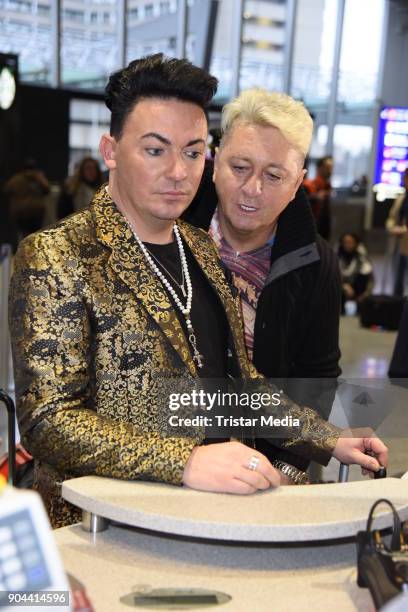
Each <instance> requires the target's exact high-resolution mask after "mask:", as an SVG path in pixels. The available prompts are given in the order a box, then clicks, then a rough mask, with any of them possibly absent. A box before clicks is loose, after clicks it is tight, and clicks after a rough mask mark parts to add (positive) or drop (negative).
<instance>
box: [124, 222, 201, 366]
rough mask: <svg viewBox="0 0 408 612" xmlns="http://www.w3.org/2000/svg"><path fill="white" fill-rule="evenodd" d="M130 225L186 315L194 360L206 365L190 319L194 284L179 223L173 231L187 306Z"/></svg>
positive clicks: (153, 267)
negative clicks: (183, 279) (183, 278)
mask: <svg viewBox="0 0 408 612" xmlns="http://www.w3.org/2000/svg"><path fill="white" fill-rule="evenodd" d="M129 225H130V224H129ZM130 227H131V229H132V232H133V235H134V237H135V238H136V241H137V243H138V245H139V246H140V248H141V250H142V252H143V255H144V256H145V257H146V259H147V262H148V264H149V265H150V267H151V269H152V270H153V272H154V273H155V274H156V276H157V277H158V278H159V279H160V281H161V282H162V284H163V285H164V286H165V288H166V289H167V291H168V292H169V293H170V295H171V296H172V298H173V300H174V301H175V303H176V305H177V306H178V308H179V309H180V310H181V312H182V313H183V315H184V317H185V319H186V325H187V330H188V340H189V342H190V344H191V348H192V349H193V361H194V362H195V363H196V364H197V367H198V368H202V367H203V365H204V364H203V361H202V360H203V356H202V355H201V354H200V353H199V351H198V349H197V338H196V336H195V333H194V328H193V324H192V323H191V319H190V312H191V303H192V300H193V286H192V284H191V279H190V273H189V271H188V265H187V259H186V255H185V253H184V246H183V242H182V240H181V236H180V232H179V228H178V227H177V224H176V223H175V224H174V225H173V231H174V235H175V237H176V242H177V246H178V250H179V254H180V260H181V270H182V273H183V276H184V277H185V279H186V286H187V301H186V305H185V306H183V304H182V302H181V300H180V298H179V296H178V295H177V293H176V292H175V290H174V288H173V287H172V286H171V283H170V282H169V281H168V279H167V278H166V277H165V276H164V274H163V272H162V271H161V270H160V268H158V267H157V265H156V264H155V262H154V260H153V257H152V256H151V254H150V252H149V251H148V249H147V247H146V246H145V245H144V244H143V242H142V241H141V239H140V238H139V236H138V235H137V234H136V232H135V230H134V228H133V227H132V225H130Z"/></svg>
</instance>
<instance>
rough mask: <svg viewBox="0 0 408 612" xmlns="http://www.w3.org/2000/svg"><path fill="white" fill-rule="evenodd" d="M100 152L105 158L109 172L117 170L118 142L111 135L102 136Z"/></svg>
mask: <svg viewBox="0 0 408 612" xmlns="http://www.w3.org/2000/svg"><path fill="white" fill-rule="evenodd" d="M99 151H100V152H101V155H102V157H103V161H104V162H105V165H106V167H107V168H108V170H114V169H115V168H116V159H115V157H116V140H115V138H114V137H113V136H110V134H102V136H101V141H100V143H99Z"/></svg>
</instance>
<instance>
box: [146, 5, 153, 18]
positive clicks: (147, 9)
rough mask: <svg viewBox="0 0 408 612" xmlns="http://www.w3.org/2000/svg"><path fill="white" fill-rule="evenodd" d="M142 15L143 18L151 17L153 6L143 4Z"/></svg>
mask: <svg viewBox="0 0 408 612" xmlns="http://www.w3.org/2000/svg"><path fill="white" fill-rule="evenodd" d="M144 14H145V17H153V4H145V7H144Z"/></svg>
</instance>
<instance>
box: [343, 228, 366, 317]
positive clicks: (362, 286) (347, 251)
mask: <svg viewBox="0 0 408 612" xmlns="http://www.w3.org/2000/svg"><path fill="white" fill-rule="evenodd" d="M337 255H338V258H339V265H340V272H341V281H342V283H341V284H342V313H343V314H344V304H345V303H346V302H347V301H349V300H350V301H354V302H356V304H357V308H358V306H359V304H361V302H362V301H363V299H364V298H365V297H367V296H368V295H370V294H371V292H372V289H373V285H374V276H373V267H372V265H371V262H370V261H369V259H368V257H367V250H366V248H365V246H364V245H363V244H362V243H361V241H360V239H359V237H358V236H357V235H356V234H353V233H352V232H346V233H345V234H343V235H342V236H341V238H340V242H339V247H338V250H337Z"/></svg>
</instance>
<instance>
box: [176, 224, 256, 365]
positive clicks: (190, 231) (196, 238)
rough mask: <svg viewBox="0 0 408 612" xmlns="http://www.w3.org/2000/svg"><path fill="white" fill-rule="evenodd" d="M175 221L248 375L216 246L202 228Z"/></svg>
mask: <svg viewBox="0 0 408 612" xmlns="http://www.w3.org/2000/svg"><path fill="white" fill-rule="evenodd" d="M177 224H178V226H179V228H180V232H181V234H182V236H183V238H184V240H185V241H186V243H187V244H188V246H189V247H190V250H191V251H192V253H193V255H194V257H195V259H196V260H197V262H198V265H199V266H200V268H201V269H202V271H203V272H204V274H205V275H206V277H207V279H208V281H209V282H210V283H211V285H212V286H213V287H214V289H215V291H216V292H217V294H218V296H219V298H220V299H221V302H222V305H223V306H224V310H225V312H226V315H227V318H228V322H229V325H230V328H231V330H232V332H233V334H232V335H233V338H234V344H235V350H236V352H237V356H238V359H239V363H240V366H241V370H242V373H243V376H250V370H249V361H248V357H247V353H246V348H245V341H244V333H243V327H242V318H241V315H240V312H239V311H240V305H239V300H238V299H237V301H235V300H234V299H233V298H232V294H231V288H230V286H229V285H228V283H227V280H226V278H225V274H224V270H223V269H222V267H221V263H220V258H219V256H218V253H217V247H216V245H215V243H214V242H213V241H212V239H211V238H210V237H209V236H208V235H207V234H206V233H203V231H202V230H199V229H197V228H195V227H192V226H191V225H189V224H188V223H186V222H185V221H182V220H180V219H179V220H178V221H177Z"/></svg>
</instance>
